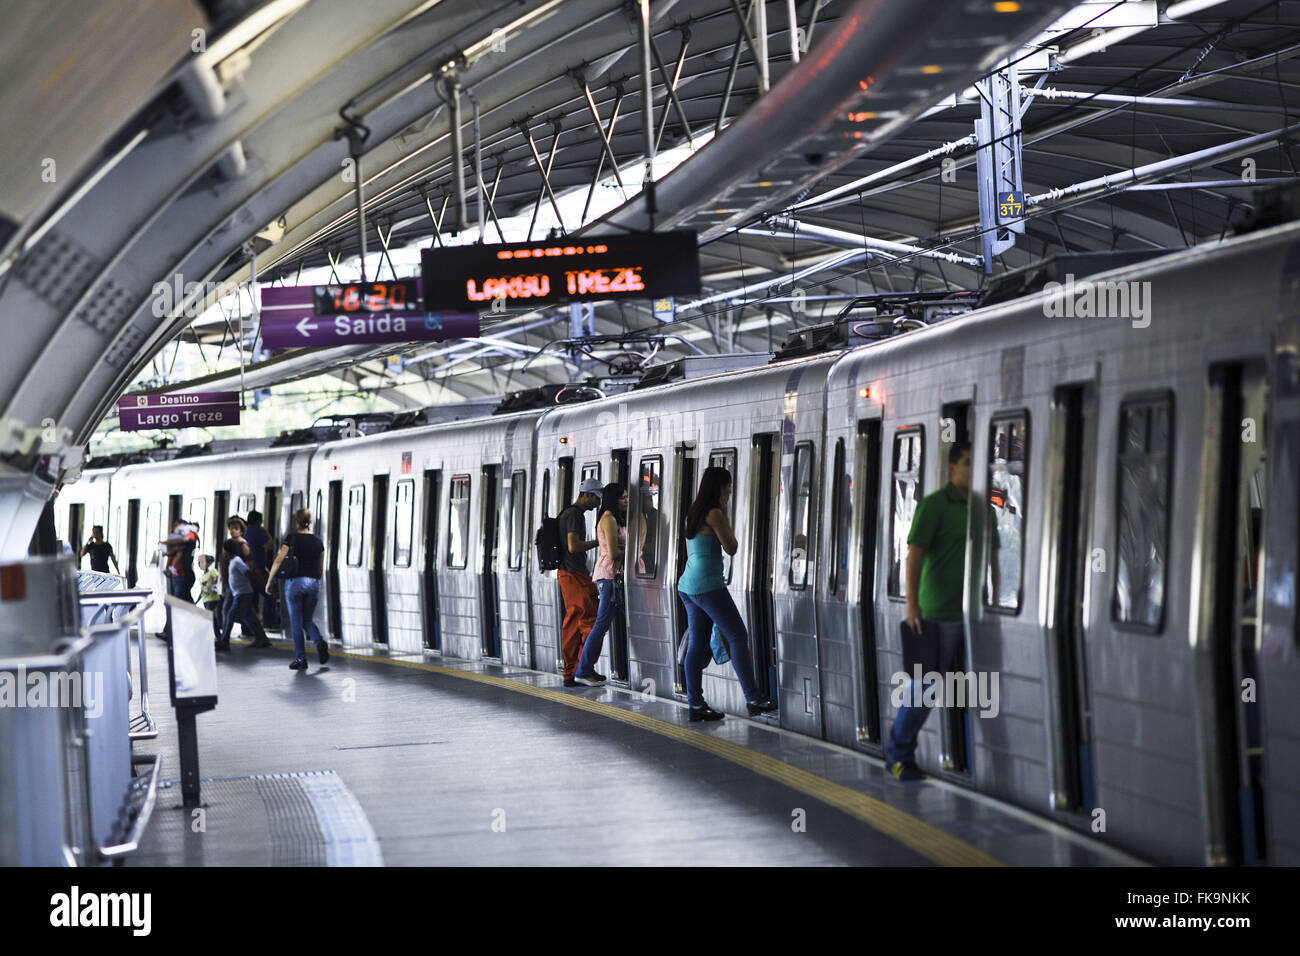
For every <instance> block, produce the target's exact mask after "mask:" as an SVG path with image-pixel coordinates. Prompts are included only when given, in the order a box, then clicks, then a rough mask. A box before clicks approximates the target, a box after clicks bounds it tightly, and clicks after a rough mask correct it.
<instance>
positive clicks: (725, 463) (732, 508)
mask: <svg viewBox="0 0 1300 956" xmlns="http://www.w3.org/2000/svg"><path fill="white" fill-rule="evenodd" d="M709 467H710V468H722V469H725V470H726V472H727V474H728V475H730V476H731V498H730V500H729V501H728V502H727V521H729V522H730V523H731V530H732V532H733V533H737V528H736V498H737V497H738V496H739V495H738V489H737V487H736V449H734V448H715V449H713V451H711V452H709ZM737 536H739V535H738V533H737ZM732 563H733V558H732V556H731V555H729V554H727V552H726V551H723V552H722V577H723V579H724V580H725V581H726V582H727V583H728V584H730V583H731V565H732Z"/></svg>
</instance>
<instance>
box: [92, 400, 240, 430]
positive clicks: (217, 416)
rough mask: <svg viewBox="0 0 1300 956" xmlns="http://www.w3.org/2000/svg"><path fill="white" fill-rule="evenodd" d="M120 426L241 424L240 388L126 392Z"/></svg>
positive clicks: (119, 404) (121, 402) (120, 403)
mask: <svg viewBox="0 0 1300 956" xmlns="http://www.w3.org/2000/svg"><path fill="white" fill-rule="evenodd" d="M117 422H118V425H117V427H118V428H120V429H121V430H122V431H124V432H137V431H147V430H149V429H152V428H212V427H214V426H216V425H238V424H239V393H238V392H170V393H166V394H161V395H123V396H122V397H121V398H119V399H118V400H117Z"/></svg>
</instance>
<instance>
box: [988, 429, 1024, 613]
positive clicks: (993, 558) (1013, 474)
mask: <svg viewBox="0 0 1300 956" xmlns="http://www.w3.org/2000/svg"><path fill="white" fill-rule="evenodd" d="M986 477H987V479H988V484H987V486H986V487H987V488H988V496H989V497H988V506H987V507H988V513H987V520H986V521H985V530H984V586H983V592H984V606H985V607H986V608H987V609H988V610H990V611H994V612H995V613H999V614H1019V613H1020V607H1021V604H1022V603H1023V596H1024V595H1023V591H1024V587H1023V586H1024V556H1025V515H1026V510H1027V508H1028V501H1027V495H1028V490H1029V487H1028V483H1029V413H1028V412H1027V411H1018V412H999V413H997V414H996V415H994V416H993V420H992V421H990V422H989V446H988V471H987V475H986Z"/></svg>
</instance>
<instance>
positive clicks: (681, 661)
mask: <svg viewBox="0 0 1300 956" xmlns="http://www.w3.org/2000/svg"><path fill="white" fill-rule="evenodd" d="M695 467H696V461H695V455H694V453H693V449H692V448H691V447H690V446H689V445H687V444H685V443H683V444H680V445H678V446H677V448H676V449H675V450H674V452H673V475H674V476H675V477H676V479H677V510H676V513H675V514H674V515H673V524H672V527H673V542H674V548H675V549H676V553H677V578H679V579H680V578H681V576H682V572H683V571H684V570H686V512H688V511H689V510H690V508H691V502H693V501H694V500H695V484H696V477H695ZM641 493H642V494H643V495H644V494H645V489H642V491H641ZM673 605H674V607H675V608H676V618H677V645H676V646H677V648H678V649H679V650H678V653H677V654H674V655H673V661H674V664H673V684H674V685H676V686H678V687H681V688H682V690H681V691H679V693H685V689H686V670H685V653H684V648H685V646H686V644H687V631H688V627H687V619H686V605H685V604H683V603H682V599H681V596H680V595H679V594H678V593H677V589H676V588H673Z"/></svg>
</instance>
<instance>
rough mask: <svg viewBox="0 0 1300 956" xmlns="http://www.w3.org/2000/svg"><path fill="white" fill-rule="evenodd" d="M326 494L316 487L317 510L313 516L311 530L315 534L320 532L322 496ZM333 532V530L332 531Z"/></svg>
mask: <svg viewBox="0 0 1300 956" xmlns="http://www.w3.org/2000/svg"><path fill="white" fill-rule="evenodd" d="M323 494H324V492H322V491H321V490H320V489H319V488H317V489H316V512H315V514H313V515H312V516H311V530H312V532H313V533H314V534H317V535H319V534H320V515H321V496H322V495H323ZM330 533H331V534H333V532H332V531H331V532H330Z"/></svg>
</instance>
